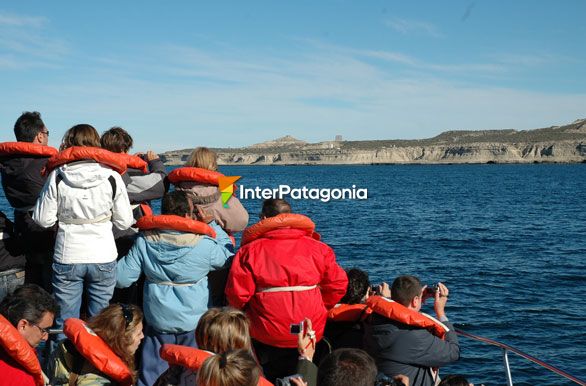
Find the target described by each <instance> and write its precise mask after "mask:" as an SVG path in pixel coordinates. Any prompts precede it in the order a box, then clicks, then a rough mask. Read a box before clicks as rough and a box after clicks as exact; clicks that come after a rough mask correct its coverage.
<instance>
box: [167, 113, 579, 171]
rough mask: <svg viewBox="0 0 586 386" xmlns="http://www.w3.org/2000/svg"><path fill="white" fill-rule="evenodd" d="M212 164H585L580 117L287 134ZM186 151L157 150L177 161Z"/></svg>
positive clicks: (223, 153) (221, 154) (228, 152)
mask: <svg viewBox="0 0 586 386" xmlns="http://www.w3.org/2000/svg"><path fill="white" fill-rule="evenodd" d="M212 150H214V151H215V152H216V153H217V154H218V164H219V165H226V166H236V165H409V164H416V165H436V164H438V165H441V164H448V165H450V164H493V163H494V164H531V163H567V164H574V163H586V119H580V120H576V121H574V122H573V123H571V124H568V125H564V126H555V127H549V128H544V129H535V130H522V131H516V130H484V131H447V132H444V133H441V134H440V135H438V136H436V137H433V138H429V139H422V140H373V141H343V140H335V141H324V142H318V143H307V142H304V141H301V140H298V139H296V138H293V137H291V136H285V137H281V138H278V139H275V140H272V141H267V142H263V143H260V144H255V145H251V146H247V147H242V148H213V149H212ZM191 151H192V149H182V150H174V151H168V152H165V153H162V154H161V158H162V159H163V162H164V163H165V165H167V166H178V165H183V164H184V163H185V161H186V160H187V158H188V156H189V154H190V153H191Z"/></svg>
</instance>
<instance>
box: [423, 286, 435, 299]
mask: <svg viewBox="0 0 586 386" xmlns="http://www.w3.org/2000/svg"><path fill="white" fill-rule="evenodd" d="M436 291H437V284H430V285H428V286H427V287H426V288H425V291H424V292H423V295H424V296H427V297H430V298H433V297H434V296H435V293H436Z"/></svg>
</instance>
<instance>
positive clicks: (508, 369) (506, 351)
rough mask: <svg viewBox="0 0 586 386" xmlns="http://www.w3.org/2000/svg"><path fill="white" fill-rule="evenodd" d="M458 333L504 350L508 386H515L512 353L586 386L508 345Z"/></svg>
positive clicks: (582, 382)
mask: <svg viewBox="0 0 586 386" xmlns="http://www.w3.org/2000/svg"><path fill="white" fill-rule="evenodd" d="M456 333H457V334H458V335H461V336H464V337H466V338H470V339H473V340H475V341H478V342H482V343H485V344H489V345H491V346H496V347H499V348H500V349H502V350H503V364H504V367H505V376H506V379H507V386H513V378H512V377H511V367H510V366H509V352H512V353H514V354H517V355H519V356H520V357H522V358H525V359H527V360H528V361H531V362H533V363H535V364H537V365H539V366H541V367H543V368H545V369H547V370H549V371H551V372H554V373H556V374H558V375H561V376H562V377H564V378H566V379H568V380H570V381H572V382H574V383H576V384H578V385H581V386H586V381H584V380H581V379H579V378H577V377H575V376H573V375H572V374H569V373H567V372H565V371H564V370H560V369H558V368H557V367H555V366H552V365H550V364H548V363H545V362H543V361H542V360H539V359H537V358H535V357H534V356H531V355H529V354H527V353H524V352H523V351H521V350H518V349H516V348H514V347H511V346H509V345H508V344H504V343H501V342H497V341H496V340H492V339H489V338H485V337H482V336H478V335H474V334H471V333H469V332H465V331H462V330H456Z"/></svg>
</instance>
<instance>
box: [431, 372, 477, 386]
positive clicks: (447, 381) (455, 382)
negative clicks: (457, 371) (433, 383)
mask: <svg viewBox="0 0 586 386" xmlns="http://www.w3.org/2000/svg"><path fill="white" fill-rule="evenodd" d="M469 384H470V382H468V380H467V379H466V377H464V376H463V375H447V376H445V377H443V378H442V381H441V382H440V384H439V386H468V385H469Z"/></svg>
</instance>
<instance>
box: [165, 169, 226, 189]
mask: <svg viewBox="0 0 586 386" xmlns="http://www.w3.org/2000/svg"><path fill="white" fill-rule="evenodd" d="M220 177H224V175H223V174H222V173H220V172H215V171H213V170H208V169H202V168H194V167H188V166H184V167H181V168H177V169H175V170H173V171H172V172H171V173H169V175H168V176H167V178H168V179H169V182H171V183H172V184H173V185H177V184H178V183H180V182H186V181H187V182H200V183H203V184H209V185H216V186H218V185H219V184H220V183H219V181H218V179H219V178H220Z"/></svg>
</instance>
